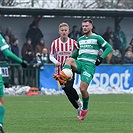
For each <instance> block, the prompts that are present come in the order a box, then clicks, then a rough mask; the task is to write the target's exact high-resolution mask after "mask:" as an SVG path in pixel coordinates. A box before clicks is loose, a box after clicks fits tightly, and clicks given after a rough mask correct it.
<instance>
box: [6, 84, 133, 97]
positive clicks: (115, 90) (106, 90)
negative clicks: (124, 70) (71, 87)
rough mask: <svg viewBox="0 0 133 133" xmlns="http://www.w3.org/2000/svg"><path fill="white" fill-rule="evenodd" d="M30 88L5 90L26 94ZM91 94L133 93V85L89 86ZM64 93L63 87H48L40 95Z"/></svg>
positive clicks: (15, 93)
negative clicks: (115, 86)
mask: <svg viewBox="0 0 133 133" xmlns="http://www.w3.org/2000/svg"><path fill="white" fill-rule="evenodd" d="M29 89H30V86H20V85H17V86H13V87H11V88H5V89H4V92H5V95H26V92H27V91H28V90H29ZM75 89H76V90H77V92H78V94H81V93H80V90H79V88H78V87H75ZM88 91H89V93H90V94H133V87H132V88H130V89H128V90H123V89H121V88H111V87H108V88H104V89H103V88H93V87H92V88H89V89H88ZM59 94H60V95H64V94H65V93H64V91H63V90H62V89H60V90H58V91H57V90H56V89H54V88H51V89H47V88H41V91H40V95H59Z"/></svg>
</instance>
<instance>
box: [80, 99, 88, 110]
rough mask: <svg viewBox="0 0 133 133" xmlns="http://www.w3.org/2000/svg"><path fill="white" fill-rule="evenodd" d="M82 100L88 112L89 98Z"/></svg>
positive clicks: (84, 108)
mask: <svg viewBox="0 0 133 133" xmlns="http://www.w3.org/2000/svg"><path fill="white" fill-rule="evenodd" d="M82 100H83V110H87V109H88V102H89V97H87V98H82Z"/></svg>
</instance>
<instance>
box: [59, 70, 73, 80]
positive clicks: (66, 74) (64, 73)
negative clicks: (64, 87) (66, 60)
mask: <svg viewBox="0 0 133 133" xmlns="http://www.w3.org/2000/svg"><path fill="white" fill-rule="evenodd" d="M60 76H61V78H62V79H64V80H71V79H72V77H73V72H72V70H71V69H68V68H65V69H63V70H62V72H61V73H60Z"/></svg>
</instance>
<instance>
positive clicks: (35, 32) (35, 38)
mask: <svg viewBox="0 0 133 133" xmlns="http://www.w3.org/2000/svg"><path fill="white" fill-rule="evenodd" d="M42 37H43V33H42V32H41V30H40V29H39V28H38V27H37V24H36V22H35V21H33V22H32V23H31V24H30V26H29V29H28V31H27V33H26V39H27V38H31V40H32V44H33V49H34V50H35V48H36V45H37V44H38V43H39V40H40V39H41V38H42Z"/></svg>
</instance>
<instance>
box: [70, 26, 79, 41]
mask: <svg viewBox="0 0 133 133" xmlns="http://www.w3.org/2000/svg"><path fill="white" fill-rule="evenodd" d="M79 36H80V33H79V31H78V27H77V26H76V25H74V26H73V28H72V31H71V32H70V34H69V37H70V38H72V39H74V40H76V41H77V39H78V38H79Z"/></svg>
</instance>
